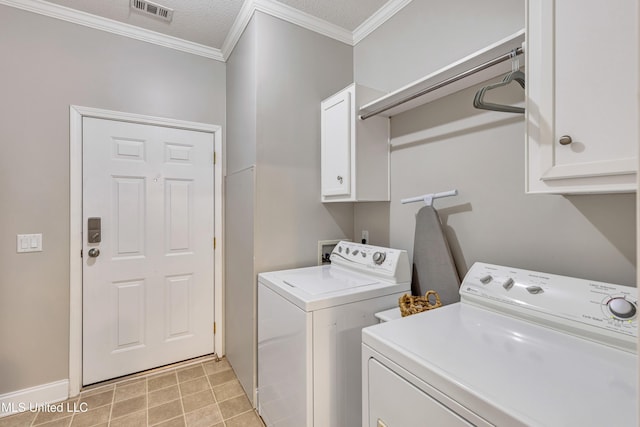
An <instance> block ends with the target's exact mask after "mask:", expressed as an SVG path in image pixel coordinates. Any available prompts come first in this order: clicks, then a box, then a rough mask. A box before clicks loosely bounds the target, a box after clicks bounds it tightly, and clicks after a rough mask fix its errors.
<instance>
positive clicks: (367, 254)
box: [331, 241, 411, 283]
mask: <svg viewBox="0 0 640 427" xmlns="http://www.w3.org/2000/svg"><path fill="white" fill-rule="evenodd" d="M331 263H332V264H334V265H339V266H341V267H344V268H347V269H350V270H355V271H361V272H365V273H367V274H368V275H373V276H377V277H380V278H383V279H385V280H387V281H389V282H393V283H404V282H409V281H410V280H411V267H410V265H409V256H408V255H407V251H405V250H400V249H391V248H384V247H382V246H373V245H363V244H360V243H353V242H344V241H342V242H340V243H338V244H337V245H336V246H335V248H333V251H332V252H331Z"/></svg>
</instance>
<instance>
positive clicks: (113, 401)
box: [71, 383, 118, 425]
mask: <svg viewBox="0 0 640 427" xmlns="http://www.w3.org/2000/svg"><path fill="white" fill-rule="evenodd" d="M117 386H118V383H115V384H113V396H111V408H109V418H108V419H107V425H111V415H112V414H113V407H114V405H115V404H116V387H117ZM71 422H72V423H73V420H71Z"/></svg>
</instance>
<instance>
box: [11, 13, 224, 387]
mask: <svg viewBox="0 0 640 427" xmlns="http://www.w3.org/2000/svg"><path fill="white" fill-rule="evenodd" d="M0 28H2V31H0V52H2V68H1V70H2V71H0V75H1V76H2V101H0V117H2V126H0V141H1V143H2V148H3V153H2V156H0V206H1V207H2V209H0V342H1V343H2V345H1V346H0V394H3V393H8V392H12V391H16V390H20V389H23V388H27V387H31V386H35V385H40V384H45V383H49V382H53V381H58V380H62V379H66V378H68V368H69V354H68V353H69V105H70V104H76V105H82V106H87V107H96V108H104V109H110V110H119V111H125V112H132V113H139V114H148V115H154V116H163V117H172V118H176V119H183V120H192V121H199V122H206V123H213V124H218V125H224V124H225V64H223V63H220V62H216V61H213V60H210V59H206V58H201V57H197V56H194V55H190V54H186V53H182V52H178V51H175V50H171V49H166V48H163V47H159V46H155V45H151V44H147V43H143V42H140V41H136V40H132V39H129V38H125V37H120V36H116V35H113V34H108V33H105V32H101V31H97V30H93V29H89V28H86V27H82V26H78V25H74V24H71V23H67V22H63V21H59V20H55V19H52V18H47V17H44V16H40V15H36V14H32V13H29V12H25V11H21V10H17V9H14V8H10V7H6V6H0ZM18 233H43V247H44V251H43V252H40V253H32V254H16V234H18Z"/></svg>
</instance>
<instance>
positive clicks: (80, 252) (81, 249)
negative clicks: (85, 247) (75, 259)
mask: <svg viewBox="0 0 640 427" xmlns="http://www.w3.org/2000/svg"><path fill="white" fill-rule="evenodd" d="M80 258H82V249H80Z"/></svg>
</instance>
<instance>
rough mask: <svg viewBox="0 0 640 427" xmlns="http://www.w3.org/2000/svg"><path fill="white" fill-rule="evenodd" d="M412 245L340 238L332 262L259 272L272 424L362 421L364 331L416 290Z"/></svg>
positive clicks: (266, 400)
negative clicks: (410, 255)
mask: <svg viewBox="0 0 640 427" xmlns="http://www.w3.org/2000/svg"><path fill="white" fill-rule="evenodd" d="M410 280H411V277H410V267H409V259H408V256H407V252H406V251H401V250H396V249H389V248H382V247H377V246H371V245H361V244H357V243H350V242H340V243H339V244H338V245H336V247H335V249H334V250H333V252H332V254H331V265H326V266H317V267H308V268H300V269H295V270H283V271H275V272H269V273H261V274H259V275H258V405H257V407H258V411H259V413H260V415H261V416H262V418H263V420H264V421H265V422H266V424H267V425H268V426H291V427H302V426H307V427H312V426H315V427H330V426H336V427H339V426H358V425H360V423H361V409H360V408H361V407H362V399H361V383H362V381H361V367H360V362H361V353H360V349H361V338H360V337H361V330H362V328H363V327H365V326H369V325H373V324H375V323H377V320H376V318H375V316H374V314H375V313H376V312H378V311H381V310H385V309H388V308H391V307H394V306H397V305H398V298H399V297H400V296H402V295H403V294H405V293H407V292H409V289H410V285H411V284H410Z"/></svg>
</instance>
